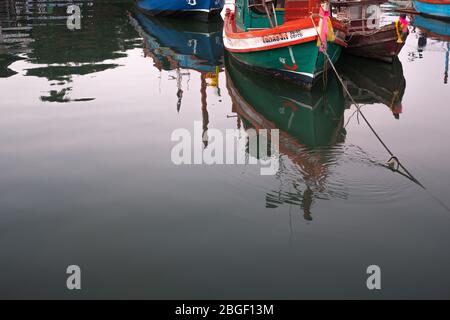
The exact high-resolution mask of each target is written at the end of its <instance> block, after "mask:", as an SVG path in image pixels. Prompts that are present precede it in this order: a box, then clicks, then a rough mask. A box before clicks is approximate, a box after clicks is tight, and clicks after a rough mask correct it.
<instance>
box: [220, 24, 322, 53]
mask: <svg viewBox="0 0 450 320" xmlns="http://www.w3.org/2000/svg"><path fill="white" fill-rule="evenodd" d="M311 37H317V32H316V30H315V29H314V28H309V29H299V30H293V31H288V32H281V33H277V34H273V35H268V36H263V37H253V38H242V39H240V38H229V37H227V36H226V35H225V37H224V45H225V48H227V49H230V50H252V49H253V50H255V49H256V50H258V49H259V50H263V49H264V48H266V47H271V46H274V45H281V46H283V45H284V46H289V43H291V42H294V41H299V40H302V39H306V38H311Z"/></svg>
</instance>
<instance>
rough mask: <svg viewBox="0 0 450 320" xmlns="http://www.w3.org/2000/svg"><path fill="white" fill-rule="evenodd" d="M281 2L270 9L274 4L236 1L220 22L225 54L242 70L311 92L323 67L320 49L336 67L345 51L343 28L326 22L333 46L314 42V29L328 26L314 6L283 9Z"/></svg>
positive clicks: (294, 4)
mask: <svg viewBox="0 0 450 320" xmlns="http://www.w3.org/2000/svg"><path fill="white" fill-rule="evenodd" d="M283 2H284V1H283ZM283 2H280V3H279V4H278V7H276V5H277V4H276V1H267V0H236V6H235V7H236V10H235V11H234V12H230V11H227V13H226V16H225V28H224V29H225V31H224V45H225V49H226V50H227V51H228V52H230V53H231V55H232V57H233V58H234V59H235V60H236V61H238V62H240V63H241V64H242V65H243V66H245V67H248V68H251V69H253V70H258V71H261V72H266V73H270V74H272V75H275V76H277V77H281V78H286V79H290V80H293V81H295V82H296V83H298V84H300V85H302V86H303V87H305V88H307V89H311V88H312V86H313V85H314V83H315V82H316V80H317V79H318V78H319V77H320V76H321V75H322V73H323V72H324V71H325V70H326V69H327V67H329V64H327V63H326V60H327V59H326V57H325V54H324V53H323V52H322V50H323V51H325V48H322V46H321V45H320V44H321V43H322V44H323V45H324V47H326V52H327V54H328V56H329V57H330V59H331V60H332V62H336V61H337V60H338V58H339V56H340V54H341V48H342V47H341V46H344V45H345V42H344V41H343V40H344V37H345V28H344V27H343V25H342V24H341V23H340V22H339V21H337V20H335V19H331V23H332V26H333V28H334V31H335V34H336V37H335V40H334V41H330V39H328V38H326V39H325V40H324V41H320V42H319V41H318V39H319V37H318V30H317V29H316V27H318V26H319V24H321V21H328V19H327V20H325V18H324V17H322V16H319V11H320V1H319V0H310V1H297V0H286V1H285V5H284V6H283ZM325 23H326V22H325ZM327 25H328V23H327ZM321 49H322V50H321Z"/></svg>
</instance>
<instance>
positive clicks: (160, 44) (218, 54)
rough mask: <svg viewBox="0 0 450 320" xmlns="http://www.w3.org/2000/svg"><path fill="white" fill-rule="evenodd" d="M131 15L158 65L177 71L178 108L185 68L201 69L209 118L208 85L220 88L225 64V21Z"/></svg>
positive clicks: (145, 47) (160, 68)
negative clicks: (223, 37) (221, 74)
mask: <svg viewBox="0 0 450 320" xmlns="http://www.w3.org/2000/svg"><path fill="white" fill-rule="evenodd" d="M130 19H131V22H132V24H133V25H134V27H135V28H136V30H137V31H138V33H139V34H140V35H141V37H142V38H143V39H144V53H145V55H146V56H148V57H151V58H152V59H153V62H154V65H155V67H156V68H158V69H159V70H160V71H161V70H166V71H171V70H175V71H176V80H177V87H178V91H177V97H178V102H177V110H178V111H180V108H181V102H182V98H183V88H182V77H183V75H186V74H189V73H185V71H189V70H195V71H197V72H199V73H200V80H201V101H202V112H203V114H204V117H203V118H204V119H205V118H207V110H206V87H208V86H210V87H215V88H217V89H218V86H219V72H220V71H221V70H222V65H223V41H222V28H223V21H222V20H218V21H216V22H214V23H209V24H205V23H201V22H195V21H184V20H174V19H171V18H162V17H149V16H146V15H143V14H141V13H136V14H134V15H132V16H130ZM183 70H184V71H183ZM218 90H219V89H218ZM204 122H205V121H204ZM206 126H207V124H206V125H205V127H206ZM205 130H206V129H205Z"/></svg>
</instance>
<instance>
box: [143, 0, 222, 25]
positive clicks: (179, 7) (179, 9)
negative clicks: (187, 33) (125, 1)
mask: <svg viewBox="0 0 450 320" xmlns="http://www.w3.org/2000/svg"><path fill="white" fill-rule="evenodd" d="M135 2H136V6H137V7H138V8H139V9H140V10H141V11H143V12H144V13H147V14H149V15H160V16H193V17H195V18H197V19H200V20H203V21H207V20H209V19H210V18H212V17H214V16H219V14H220V12H221V11H222V9H223V6H224V4H225V0H135Z"/></svg>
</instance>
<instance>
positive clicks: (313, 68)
mask: <svg viewBox="0 0 450 320" xmlns="http://www.w3.org/2000/svg"><path fill="white" fill-rule="evenodd" d="M341 51H342V47H341V46H339V45H337V44H336V43H334V42H329V43H328V48H327V53H328V56H329V57H330V59H331V61H332V62H333V63H335V62H337V60H338V59H339V56H340V55H341ZM231 55H232V56H233V58H234V59H235V60H237V61H238V62H240V63H241V64H242V65H243V66H245V67H247V68H251V69H253V70H257V71H260V72H264V73H270V74H273V75H275V76H277V77H280V78H285V79H288V80H292V81H294V82H296V83H297V84H299V85H301V86H303V87H305V88H307V89H311V88H312V87H313V85H314V83H315V82H316V81H317V79H319V78H320V77H321V76H322V74H323V73H324V71H326V70H327V69H328V68H329V67H330V64H329V63H328V60H327V58H326V57H325V54H323V53H322V52H320V51H319V47H318V46H317V42H316V41H310V42H306V43H301V44H297V45H294V46H286V47H281V48H276V49H271V50H264V51H254V52H231Z"/></svg>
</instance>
